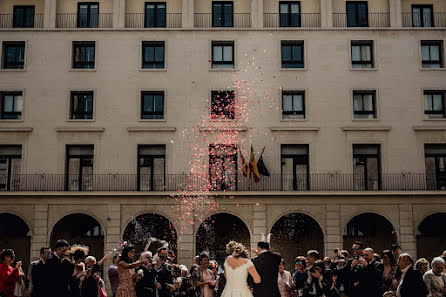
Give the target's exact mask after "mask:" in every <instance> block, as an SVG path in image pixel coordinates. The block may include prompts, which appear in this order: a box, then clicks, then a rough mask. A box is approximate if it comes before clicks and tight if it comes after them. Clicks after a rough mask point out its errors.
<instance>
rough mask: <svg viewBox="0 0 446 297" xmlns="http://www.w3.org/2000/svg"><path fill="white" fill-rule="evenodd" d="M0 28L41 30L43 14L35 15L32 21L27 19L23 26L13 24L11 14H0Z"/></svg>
mask: <svg viewBox="0 0 446 297" xmlns="http://www.w3.org/2000/svg"><path fill="white" fill-rule="evenodd" d="M0 28H2V29H6V28H43V13H39V14H35V15H34V18H33V19H27V20H26V22H25V25H23V26H17V25H16V24H14V15H13V14H0Z"/></svg>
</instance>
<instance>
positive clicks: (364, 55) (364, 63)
mask: <svg viewBox="0 0 446 297" xmlns="http://www.w3.org/2000/svg"><path fill="white" fill-rule="evenodd" d="M351 52H352V68H374V63H373V41H372V40H365V41H352V42H351Z"/></svg>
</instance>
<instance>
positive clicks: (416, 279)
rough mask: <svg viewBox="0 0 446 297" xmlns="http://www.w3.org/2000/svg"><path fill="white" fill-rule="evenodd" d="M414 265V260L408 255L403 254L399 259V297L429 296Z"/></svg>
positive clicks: (397, 292)
mask: <svg viewBox="0 0 446 297" xmlns="http://www.w3.org/2000/svg"><path fill="white" fill-rule="evenodd" d="M413 264H414V263H413V259H412V257H411V256H410V255H409V254H408V253H403V254H401V255H400V256H399V257H398V266H399V268H400V270H401V280H400V283H399V285H398V289H397V291H396V296H397V297H426V296H427V294H428V291H427V287H426V284H425V283H424V281H423V277H422V276H421V273H420V272H419V271H418V270H416V269H414V267H413Z"/></svg>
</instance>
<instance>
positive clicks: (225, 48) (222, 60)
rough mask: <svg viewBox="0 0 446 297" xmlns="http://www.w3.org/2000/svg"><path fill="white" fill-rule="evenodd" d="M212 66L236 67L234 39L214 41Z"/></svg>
mask: <svg viewBox="0 0 446 297" xmlns="http://www.w3.org/2000/svg"><path fill="white" fill-rule="evenodd" d="M212 68H234V42H233V41H212Z"/></svg>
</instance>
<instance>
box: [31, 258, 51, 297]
mask: <svg viewBox="0 0 446 297" xmlns="http://www.w3.org/2000/svg"><path fill="white" fill-rule="evenodd" d="M46 267H47V265H46V264H45V263H43V261H42V259H40V260H37V261H34V262H32V263H31V281H32V288H33V290H32V293H31V297H46V296H47V282H48V281H47V278H48V275H47V271H46Z"/></svg>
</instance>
